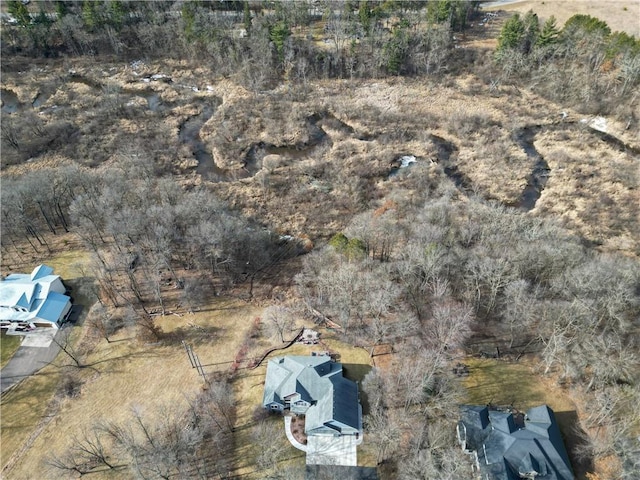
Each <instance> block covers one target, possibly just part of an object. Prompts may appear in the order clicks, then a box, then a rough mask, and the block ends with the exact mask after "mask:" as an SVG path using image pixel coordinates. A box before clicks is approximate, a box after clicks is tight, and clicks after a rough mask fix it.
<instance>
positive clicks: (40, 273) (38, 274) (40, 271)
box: [31, 265, 53, 281]
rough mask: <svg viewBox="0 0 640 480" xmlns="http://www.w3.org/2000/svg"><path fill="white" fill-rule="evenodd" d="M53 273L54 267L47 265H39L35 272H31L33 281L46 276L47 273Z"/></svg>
mask: <svg viewBox="0 0 640 480" xmlns="http://www.w3.org/2000/svg"><path fill="white" fill-rule="evenodd" d="M52 273H53V268H51V267H48V266H47V265H38V266H37V267H36V268H34V269H33V272H31V281H33V280H37V279H39V278H43V277H46V276H47V275H51V274H52Z"/></svg>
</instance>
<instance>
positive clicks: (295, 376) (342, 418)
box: [262, 355, 361, 432]
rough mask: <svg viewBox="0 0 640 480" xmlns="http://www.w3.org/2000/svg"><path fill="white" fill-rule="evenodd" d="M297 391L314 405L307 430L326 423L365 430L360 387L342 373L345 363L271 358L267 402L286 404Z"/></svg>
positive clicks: (314, 358)
mask: <svg viewBox="0 0 640 480" xmlns="http://www.w3.org/2000/svg"><path fill="white" fill-rule="evenodd" d="M293 393H298V394H300V396H301V398H302V399H304V400H306V401H308V402H309V403H311V404H312V406H311V407H310V408H309V410H307V413H306V420H305V431H307V432H310V431H313V430H314V429H317V428H322V427H325V426H329V427H331V428H338V429H340V428H344V427H350V428H352V429H355V430H360V429H361V425H360V405H359V402H358V386H357V385H356V384H355V383H354V382H352V381H351V380H349V379H346V378H344V377H343V376H342V365H341V364H340V363H336V362H334V361H332V360H331V358H330V357H328V356H324V355H323V356H301V355H289V356H286V357H276V358H273V359H271V360H269V363H268V364H267V376H266V378H265V384H264V397H263V402H262V403H263V405H265V406H267V405H269V404H270V403H272V402H277V403H283V401H284V398H285V397H286V396H288V395H291V394H293Z"/></svg>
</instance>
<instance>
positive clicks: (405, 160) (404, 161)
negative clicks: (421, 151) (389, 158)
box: [400, 155, 416, 168]
mask: <svg viewBox="0 0 640 480" xmlns="http://www.w3.org/2000/svg"><path fill="white" fill-rule="evenodd" d="M412 163H416V157H415V156H414V155H404V156H403V157H400V168H407V167H408V166H409V165H411V164H412Z"/></svg>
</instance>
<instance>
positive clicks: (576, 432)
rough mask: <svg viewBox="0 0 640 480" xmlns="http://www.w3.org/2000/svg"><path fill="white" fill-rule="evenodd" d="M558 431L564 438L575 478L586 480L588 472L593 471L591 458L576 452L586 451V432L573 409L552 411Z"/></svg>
mask: <svg viewBox="0 0 640 480" xmlns="http://www.w3.org/2000/svg"><path fill="white" fill-rule="evenodd" d="M554 414H555V416H556V420H557V421H558V426H559V427H560V433H561V434H562V438H563V440H564V444H565V447H566V448H567V453H568V454H569V460H570V461H571V466H572V467H573V473H574V474H575V476H576V479H577V480H586V479H587V474H588V473H593V472H594V466H593V459H592V458H589V457H588V458H585V456H584V455H579V454H578V452H584V451H588V443H587V440H586V433H585V431H584V430H583V429H582V427H581V426H580V422H579V421H578V414H577V413H576V412H575V411H567V412H554Z"/></svg>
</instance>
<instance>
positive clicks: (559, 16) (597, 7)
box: [486, 0, 640, 38]
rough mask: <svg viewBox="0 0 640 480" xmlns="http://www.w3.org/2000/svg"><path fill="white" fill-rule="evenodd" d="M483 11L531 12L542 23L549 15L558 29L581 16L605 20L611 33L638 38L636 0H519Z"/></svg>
mask: <svg viewBox="0 0 640 480" xmlns="http://www.w3.org/2000/svg"><path fill="white" fill-rule="evenodd" d="M486 10H488V11H492V10H505V11H506V12H518V13H521V14H522V13H526V12H527V11H529V10H533V11H534V13H537V14H538V18H540V20H541V21H542V22H544V21H546V20H547V19H548V18H549V17H550V16H552V15H553V16H554V17H556V20H557V25H558V27H562V25H564V22H566V21H567V20H568V19H569V18H570V17H572V16H573V15H575V14H577V13H580V14H583V15H591V16H592V17H597V18H599V19H601V20H604V21H605V22H607V24H608V25H609V27H611V31H623V32H627V33H628V34H630V35H634V36H635V37H636V38H637V37H640V21H639V20H638V19H639V18H640V2H638V1H637V0H546V1H545V0H521V1H513V2H507V3H504V4H497V5H492V6H490V7H488V8H486Z"/></svg>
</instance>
